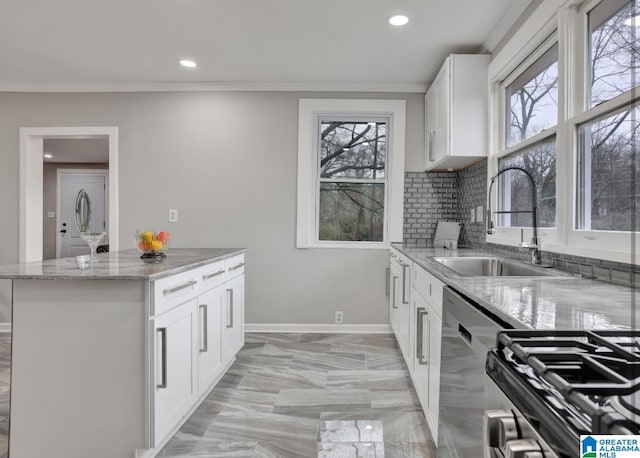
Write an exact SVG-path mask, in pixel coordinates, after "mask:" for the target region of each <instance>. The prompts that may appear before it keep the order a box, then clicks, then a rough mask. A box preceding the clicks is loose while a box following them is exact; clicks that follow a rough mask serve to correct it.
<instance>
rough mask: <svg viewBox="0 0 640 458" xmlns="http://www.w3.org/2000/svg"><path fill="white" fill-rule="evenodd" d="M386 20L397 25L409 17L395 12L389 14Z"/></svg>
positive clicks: (403, 22) (403, 23)
mask: <svg viewBox="0 0 640 458" xmlns="http://www.w3.org/2000/svg"><path fill="white" fill-rule="evenodd" d="M387 22H388V23H389V24H391V25H395V26H398V27H399V26H401V25H405V24H406V23H407V22H409V18H408V17H407V16H405V15H404V14H396V15H395V16H391V17H390V18H389V19H387Z"/></svg>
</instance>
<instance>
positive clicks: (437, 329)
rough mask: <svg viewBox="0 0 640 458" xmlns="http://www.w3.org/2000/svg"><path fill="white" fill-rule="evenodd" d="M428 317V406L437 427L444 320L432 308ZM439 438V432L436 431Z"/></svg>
mask: <svg viewBox="0 0 640 458" xmlns="http://www.w3.org/2000/svg"><path fill="white" fill-rule="evenodd" d="M427 310H430V313H429V314H428V316H427V321H428V325H427V326H428V335H427V336H425V339H426V340H428V342H429V348H428V350H427V351H428V353H429V396H428V405H427V408H428V410H429V414H430V415H431V419H432V421H433V423H434V424H435V425H437V424H438V422H437V420H438V415H439V409H440V345H441V342H442V319H441V318H440V317H439V316H438V315H436V314H435V313H434V312H433V310H431V309H430V308H429V309H427ZM434 433H435V435H436V436H437V431H434Z"/></svg>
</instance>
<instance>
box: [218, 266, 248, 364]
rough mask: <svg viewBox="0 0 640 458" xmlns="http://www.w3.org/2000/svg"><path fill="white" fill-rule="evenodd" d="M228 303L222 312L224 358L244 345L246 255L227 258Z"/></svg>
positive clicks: (230, 356)
mask: <svg viewBox="0 0 640 458" xmlns="http://www.w3.org/2000/svg"><path fill="white" fill-rule="evenodd" d="M226 265H227V282H226V284H225V288H226V303H225V306H224V308H223V313H222V317H223V318H222V328H221V329H222V360H223V362H228V361H230V360H231V359H233V357H234V356H235V354H236V353H237V352H238V351H239V350H240V349H241V348H242V346H243V345H244V255H240V256H236V257H233V258H230V259H227V262H226Z"/></svg>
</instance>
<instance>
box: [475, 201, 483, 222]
mask: <svg viewBox="0 0 640 458" xmlns="http://www.w3.org/2000/svg"><path fill="white" fill-rule="evenodd" d="M483 220H484V212H483V210H482V205H478V208H477V209H476V221H477V222H479V223H481V222H482V221H483Z"/></svg>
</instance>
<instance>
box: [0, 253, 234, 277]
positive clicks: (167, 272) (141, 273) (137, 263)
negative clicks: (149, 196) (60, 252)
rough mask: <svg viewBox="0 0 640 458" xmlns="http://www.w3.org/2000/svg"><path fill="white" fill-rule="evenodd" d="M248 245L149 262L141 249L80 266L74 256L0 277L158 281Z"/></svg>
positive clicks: (4, 269) (0, 271)
mask: <svg viewBox="0 0 640 458" xmlns="http://www.w3.org/2000/svg"><path fill="white" fill-rule="evenodd" d="M246 251H247V249H246V248H173V249H171V251H169V252H168V253H167V258H166V259H165V260H164V261H163V262H161V263H158V264H146V263H144V262H142V260H141V259H140V253H138V251H137V250H133V249H132V250H122V251H114V252H109V253H101V254H98V255H97V259H96V262H95V264H93V265H91V266H90V267H89V268H86V269H80V268H78V266H77V264H76V260H75V258H73V257H70V258H61V259H51V260H46V261H36V262H28V263H21V264H11V265H4V266H0V279H13V280H143V281H155V280H160V279H162V278H165V277H169V276H172V275H176V274H179V273H181V272H186V271H188V270H192V269H196V268H198V267H201V266H205V265H207V264H212V263H214V262H218V261H222V260H225V259H228V258H231V257H233V256H236V255H239V254H243V253H245V252H246Z"/></svg>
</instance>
